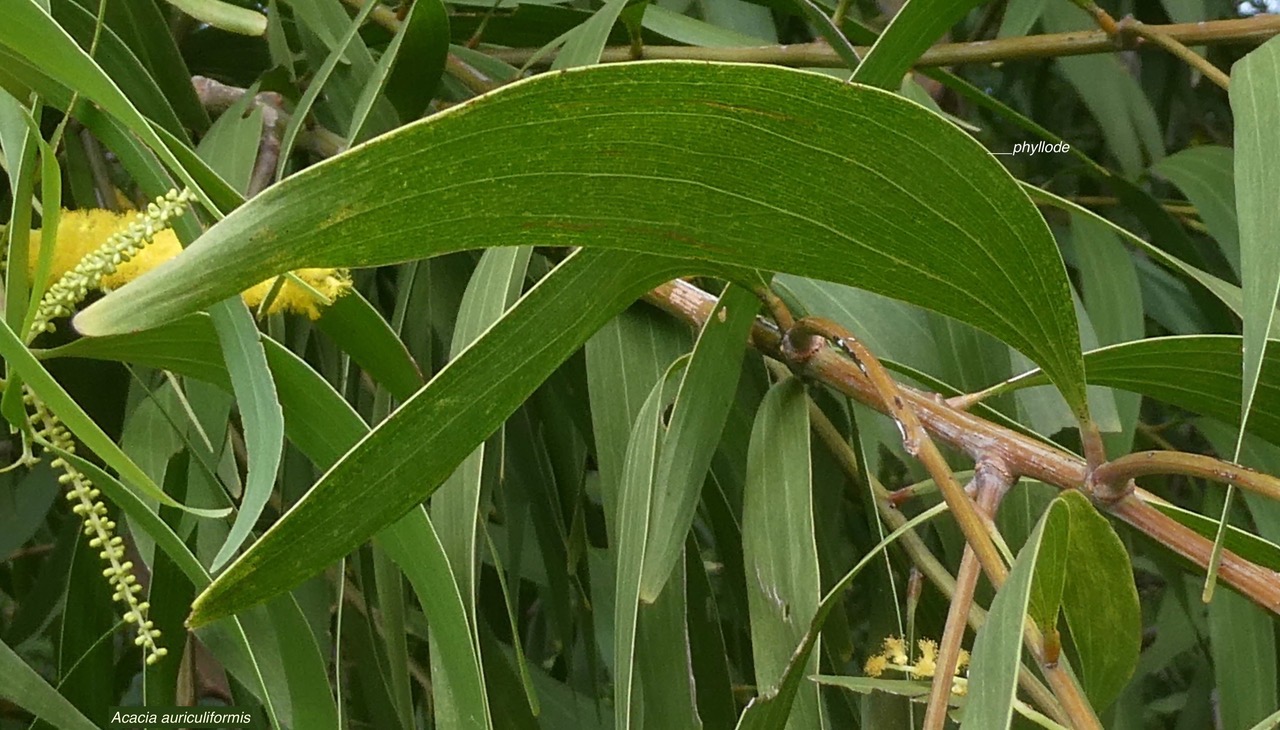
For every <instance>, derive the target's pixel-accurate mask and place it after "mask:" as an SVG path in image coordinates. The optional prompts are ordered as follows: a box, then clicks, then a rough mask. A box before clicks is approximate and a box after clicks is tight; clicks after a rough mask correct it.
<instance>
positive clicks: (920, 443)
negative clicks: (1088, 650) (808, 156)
mask: <svg viewBox="0 0 1280 730" xmlns="http://www.w3.org/2000/svg"><path fill="white" fill-rule="evenodd" d="M822 338H826V339H828V340H830V341H831V342H832V343H834V344H835V346H836V347H838V348H840V349H841V350H842V351H844V353H845V354H847V355H848V356H849V357H851V358H853V362H854V364H855V366H856V367H857V369H858V370H859V371H860V372H861V375H862V376H863V377H864V378H865V379H866V380H867V382H868V383H870V385H871V388H872V389H873V390H874V392H875V394H876V395H877V396H878V397H879V399H880V401H881V402H882V404H883V405H884V411H885V412H886V413H888V414H889V416H891V417H892V418H893V419H894V421H896V422H897V424H898V428H899V429H900V430H901V432H902V444H903V447H904V448H905V449H906V451H907V453H908V454H910V455H911V456H913V457H915V458H916V459H917V460H918V461H919V462H920V463H921V464H923V465H924V467H925V469H926V470H928V472H929V476H931V477H933V481H934V483H935V484H937V485H938V490H939V491H940V492H942V497H943V499H944V500H946V502H947V506H948V507H950V509H951V514H952V516H953V517H954V518H955V520H956V524H957V525H958V526H959V527H960V531H961V532H962V533H963V534H964V537H965V542H966V551H967V552H968V551H972V553H973V555H974V556H975V558H976V560H977V563H978V565H980V566H981V567H982V571H983V572H984V573H986V574H987V578H988V579H989V580H990V581H991V584H992V585H993V586H995V587H996V589H997V590H999V589H1000V587H1001V586H1002V585H1004V582H1005V580H1006V579H1007V578H1008V576H1009V569H1008V567H1007V566H1006V565H1005V564H1004V561H1003V560H1002V559H1001V558H1000V553H999V552H997V550H996V546H995V543H994V542H993V541H992V539H991V533H990V530H992V529H994V526H993V525H991V524H990V516H989V515H979V513H978V510H977V509H976V506H975V505H974V504H973V502H972V501H971V500H970V498H969V495H968V494H967V493H966V492H965V490H964V489H962V488H961V487H960V484H959V483H958V482H957V481H956V479H955V475H953V474H952V473H951V469H950V467H948V466H947V461H946V458H945V457H943V455H942V452H941V451H939V450H938V447H937V445H935V444H934V442H933V439H932V438H931V437H930V435H929V432H928V431H927V430H925V428H924V427H923V426H922V425H921V423H920V419H919V417H918V416H917V415H916V411H915V408H914V406H913V405H912V404H909V403H908V401H907V400H906V398H905V397H904V387H903V386H900V385H899V384H898V382H897V381H896V380H894V379H893V377H892V376H891V375H889V371H888V370H886V369H885V367H884V366H883V365H882V364H880V361H879V359H877V358H876V356H875V355H873V354H872V353H871V351H870V350H868V349H867V348H866V347H865V346H864V345H863V344H862V343H861V342H859V341H858V340H857V339H856V338H855V337H853V336H852V335H850V334H849V333H848V332H847V331H846V330H844V329H843V328H842V327H840V325H838V324H836V323H834V322H830V321H828V320H823V319H818V318H807V319H802V320H800V321H798V322H796V324H795V326H793V327H791V328H790V329H788V330H787V332H786V334H784V335H783V337H782V353H783V356H784V357H786V358H787V359H788V361H789V362H790V363H791V364H792V365H793V366H796V365H798V366H800V367H803V366H804V364H805V363H806V362H807V361H808V360H809V359H810V358H812V357H813V356H814V355H816V354H817V353H818V352H820V351H821V350H822V349H823V346H824V344H825V343H823V342H822ZM1088 425H1091V424H1088ZM975 458H976V460H977V462H978V466H979V468H980V469H981V468H985V469H987V470H988V471H992V470H994V471H996V472H998V473H999V474H1000V476H999V477H993V476H991V475H988V476H987V477H986V478H985V480H986V481H991V482H993V483H995V486H992V487H990V488H998V483H996V482H997V481H999V482H1003V483H1006V484H1012V483H1013V481H1014V479H1015V477H1014V476H1013V475H1012V474H1008V473H1006V472H1005V470H1004V468H1003V465H1002V464H1001V463H1000V462H999V461H998V459H997V458H996V457H992V456H991V455H990V451H989V450H984V451H983V452H982V454H981V455H979V456H977V457H975ZM963 588H964V585H963V584H962V583H960V582H959V579H957V592H959V591H961V590H962V589H963ZM970 588H972V587H971V586H970ZM970 598H972V591H971V590H970ZM1026 638H1027V641H1028V647H1029V648H1030V649H1031V653H1032V655H1033V656H1035V657H1036V659H1037V660H1038V661H1039V662H1040V665H1041V670H1042V671H1043V673H1044V676H1045V679H1046V680H1048V682H1049V687H1050V688H1051V689H1052V690H1053V694H1054V696H1056V697H1057V698H1058V701H1059V702H1061V703H1062V708H1063V710H1064V711H1065V712H1066V714H1067V716H1068V717H1069V718H1070V719H1071V725H1072V726H1073V727H1076V728H1089V729H1092V728H1099V730H1100V729H1101V727H1102V725H1101V724H1100V723H1099V722H1098V718H1097V715H1095V714H1094V711H1093V708H1092V706H1090V705H1089V702H1088V700H1086V699H1085V697H1084V692H1083V690H1081V688H1080V685H1079V683H1078V682H1077V681H1076V679H1075V677H1073V676H1071V675H1070V674H1068V673H1067V672H1066V671H1063V670H1062V669H1061V668H1059V667H1058V665H1057V660H1056V658H1050V656H1049V654H1048V653H1047V652H1046V644H1045V641H1044V636H1043V635H1042V634H1041V633H1040V632H1039V631H1038V630H1037V629H1035V627H1033V626H1029V627H1028V628H1027V631H1026ZM953 640H954V639H953ZM951 648H952V650H953V651H954V652H955V653H956V655H958V652H959V645H958V644H956V645H955V646H952V647H951ZM1054 657H1056V653H1055V654H1054ZM955 658H956V657H955V656H952V657H951V662H952V666H954V663H955ZM935 676H936V675H935ZM948 681H949V680H948ZM949 695H950V686H947V688H946V695H944V697H943V700H942V703H941V710H940V711H941V712H942V713H943V714H942V715H939V716H938V717H940V718H942V717H945V709H946V699H945V697H946V696H949ZM930 707H932V708H934V712H938V711H939V710H938V709H937V706H935V705H934V703H932V702H930Z"/></svg>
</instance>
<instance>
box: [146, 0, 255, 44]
mask: <svg viewBox="0 0 1280 730" xmlns="http://www.w3.org/2000/svg"><path fill="white" fill-rule="evenodd" d="M165 1H166V2H168V3H169V4H170V5H172V6H174V7H175V8H177V9H179V10H181V11H182V12H184V13H186V14H187V15H190V16H191V17H193V18H195V19H196V20H198V21H200V22H201V23H208V24H209V25H212V26H213V27H215V28H220V29H222V30H225V31H227V32H229V33H239V34H240V35H251V36H260V35H262V34H264V33H266V32H267V16H265V15H263V14H262V13H260V12H257V11H255V10H249V9H248V8H242V7H240V6H238V5H232V4H231V3H227V2H222V0H165Z"/></svg>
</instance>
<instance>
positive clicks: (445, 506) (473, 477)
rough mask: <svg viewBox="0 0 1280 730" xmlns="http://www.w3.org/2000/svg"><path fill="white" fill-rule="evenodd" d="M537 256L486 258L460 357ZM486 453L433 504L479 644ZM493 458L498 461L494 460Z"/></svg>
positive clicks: (467, 303)
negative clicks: (479, 545) (479, 571)
mask: <svg viewBox="0 0 1280 730" xmlns="http://www.w3.org/2000/svg"><path fill="white" fill-rule="evenodd" d="M532 253H533V250H532V249H531V248H528V247H523V246H521V247H517V248H504V249H491V250H489V251H486V252H485V254H484V256H483V257H481V259H480V264H479V265H478V266H477V267H476V270H475V273H474V274H472V276H471V280H470V281H469V282H467V289H466V293H465V294H464V295H463V297H462V304H461V306H460V308H459V310H458V317H457V321H456V323H455V325H454V330H453V344H452V347H451V354H452V355H453V356H454V357H456V356H457V355H459V354H461V353H462V352H463V351H465V350H466V348H468V347H470V346H471V344H472V343H473V342H474V341H475V340H476V339H478V338H479V337H480V336H482V335H483V334H484V332H485V330H487V329H488V328H489V327H490V326H491V325H492V324H493V323H494V322H495V321H497V320H498V319H499V318H500V317H501V316H502V313H503V312H505V311H506V310H507V308H508V307H510V306H511V305H512V304H513V303H514V302H515V301H516V299H518V298H519V296H520V291H521V289H522V288H523V286H524V280H525V273H526V271H527V270H528V266H529V257H530V255H531V254H532ZM486 449H487V444H484V443H482V444H481V445H480V446H479V448H477V449H476V450H475V451H473V452H471V453H470V454H468V455H467V457H466V458H465V459H463V460H462V463H461V464H459V465H458V468H457V469H456V470H455V471H454V472H453V473H452V474H450V475H449V478H448V479H446V480H445V483H444V484H443V485H441V487H440V489H439V491H437V492H436V493H435V495H434V496H433V497H432V499H431V517H432V521H433V522H435V523H436V524H439V525H441V529H440V531H439V539H440V544H441V545H442V546H443V548H444V552H445V555H446V556H447V557H448V559H449V565H450V566H451V568H452V570H453V575H454V579H455V580H456V581H457V582H458V586H459V587H460V590H461V592H462V600H463V604H464V605H465V606H466V610H467V617H468V619H469V621H470V625H471V632H472V636H473V640H474V641H478V637H477V636H476V632H478V630H479V627H478V624H477V623H476V592H477V591H478V590H479V584H480V579H479V576H478V575H477V574H476V570H477V569H478V567H479V566H478V565H477V560H478V558H477V556H476V545H477V535H478V530H479V527H480V522H481V521H482V520H484V521H487V518H486V517H485V515H487V513H488V510H487V509H486V508H485V507H484V499H485V497H484V496H483V494H482V492H483V485H484V471H485V461H486ZM487 456H488V457H489V460H490V461H492V456H493V455H492V454H488V455H487ZM491 471H492V469H491ZM431 636H432V641H433V642H435V641H439V640H440V636H439V632H438V631H432V632H431ZM436 709H437V718H438V719H437V722H439V723H441V724H442V725H445V726H448V725H451V724H454V723H456V722H457V720H456V719H454V718H453V717H450V716H449V715H447V714H441V713H442V711H443V712H454V711H456V710H457V709H459V708H452V709H450V708H446V707H440V706H439V705H437V708H436Z"/></svg>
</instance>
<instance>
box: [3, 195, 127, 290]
mask: <svg viewBox="0 0 1280 730" xmlns="http://www.w3.org/2000/svg"><path fill="white" fill-rule="evenodd" d="M131 217H132V216H127V215H124V214H123V213H114V212H112V211H109V210H99V209H97V208H92V209H89V210H64V211H62V214H61V215H60V216H59V218H58V236H57V242H56V244H55V245H54V249H53V268H52V269H51V270H50V276H49V281H47V282H45V284H46V285H47V284H51V283H53V282H55V281H57V280H58V279H60V278H62V276H63V275H64V274H66V273H67V272H68V271H71V270H72V269H74V268H75V267H76V264H78V263H80V260H81V259H83V258H84V257H85V256H88V255H89V254H90V253H92V252H93V251H94V250H95V249H96V248H98V247H99V246H101V245H102V242H103V241H105V240H107V239H108V238H110V237H111V235H112V234H113V233H115V232H116V231H118V230H120V229H121V228H124V227H125V226H127V225H129V220H130V218H131ZM43 243H44V238H43V236H42V231H40V230H39V229H37V230H34V231H32V232H31V255H30V256H29V257H28V261H27V266H28V270H27V273H28V275H32V276H34V275H35V273H36V263H37V262H38V261H39V260H40V247H41V246H42V245H43Z"/></svg>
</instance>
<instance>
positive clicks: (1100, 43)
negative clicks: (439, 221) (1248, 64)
mask: <svg viewBox="0 0 1280 730" xmlns="http://www.w3.org/2000/svg"><path fill="white" fill-rule="evenodd" d="M1147 27H1148V29H1150V30H1151V31H1152V32H1158V33H1161V34H1162V35H1163V36H1165V37H1167V38H1170V39H1173V40H1176V41H1178V42H1179V43H1182V44H1183V45H1188V46H1202V45H1216V44H1223V43H1263V42H1265V41H1267V40H1268V39H1270V38H1272V37H1273V36H1275V35H1277V34H1280V15H1270V14H1259V15H1254V16H1252V17H1249V18H1235V19H1231V20H1211V21H1206V22H1203V23H1176V24H1171V25H1151V26H1147ZM1118 43H1119V45H1117V44H1118ZM1142 45H1143V43H1142V40H1141V37H1138V36H1130V35H1126V34H1123V33H1122V34H1120V35H1118V36H1116V37H1115V38H1113V37H1112V36H1110V35H1108V34H1107V33H1106V32H1105V31H1102V30H1087V31H1073V32H1070V33H1048V34H1042V35H1032V36H1024V37H1017V38H997V39H994V40H989V41H973V42H969V43H940V44H938V45H936V46H934V47H932V48H930V49H929V50H927V51H925V52H924V55H922V56H921V57H920V58H918V59H917V60H916V62H915V66H916V67H917V68H925V67H936V66H959V65H964V64H972V63H997V62H1001V61H1016V60H1022V59H1028V58H1057V57H1062V56H1080V55H1087V54H1091V53H1113V52H1115V51H1116V50H1117V49H1124V48H1129V49H1133V48H1140V47H1142ZM538 50H539V49H537V48H510V49H492V50H486V51H485V52H486V53H488V54H489V55H490V56H492V57H494V58H497V59H498V60H501V61H505V62H506V63H509V64H511V65H512V66H517V67H519V66H523V65H524V64H525V63H526V62H528V61H529V59H531V58H533V57H534V54H535V53H536V52H537V51H538ZM857 50H858V53H859V54H860V55H864V54H865V53H866V51H868V50H870V49H869V48H866V47H860V48H858V49H857ZM644 57H645V58H646V59H649V60H658V59H666V60H685V61H738V62H742V63H771V64H777V65H781V66H802V67H825V68H844V67H845V62H844V61H843V60H841V58H840V57H839V56H838V55H836V52H835V51H834V50H832V48H831V46H829V45H827V44H826V43H822V42H816V43H795V44H789V45H775V46H740V47H727V48H723V47H722V48H703V47H699V46H654V45H647V46H645V48H644ZM554 60H555V53H548V54H546V55H544V56H543V57H541V58H540V59H538V62H537V64H535V65H537V66H549V65H550V64H551V62H552V61H554ZM600 60H601V62H603V63H617V62H621V61H631V60H633V58H632V56H631V48H630V46H615V47H610V48H606V49H604V53H603V55H601V57H600Z"/></svg>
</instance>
